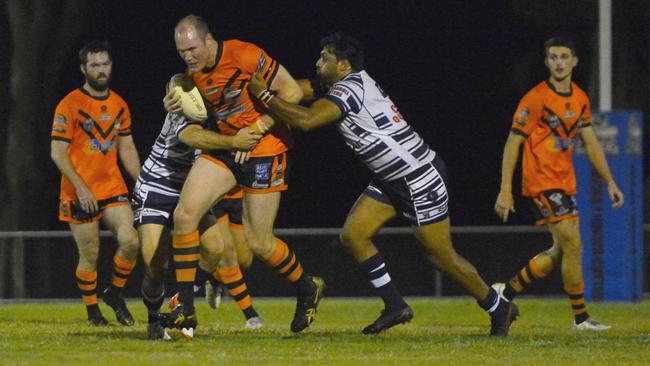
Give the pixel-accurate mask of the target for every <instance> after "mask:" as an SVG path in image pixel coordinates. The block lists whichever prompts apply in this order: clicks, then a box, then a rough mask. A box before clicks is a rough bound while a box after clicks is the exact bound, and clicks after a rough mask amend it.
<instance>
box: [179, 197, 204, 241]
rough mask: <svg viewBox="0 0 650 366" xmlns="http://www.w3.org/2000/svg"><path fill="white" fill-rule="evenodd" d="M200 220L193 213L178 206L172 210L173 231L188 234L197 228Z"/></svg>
mask: <svg viewBox="0 0 650 366" xmlns="http://www.w3.org/2000/svg"><path fill="white" fill-rule="evenodd" d="M200 219H201V217H197V214H196V213H195V212H192V211H191V210H188V209H187V208H185V207H184V206H183V205H181V204H179V205H178V206H176V209H175V210H174V231H175V232H177V233H181V234H189V233H191V232H192V231H194V230H196V228H197V227H198V226H199V221H200Z"/></svg>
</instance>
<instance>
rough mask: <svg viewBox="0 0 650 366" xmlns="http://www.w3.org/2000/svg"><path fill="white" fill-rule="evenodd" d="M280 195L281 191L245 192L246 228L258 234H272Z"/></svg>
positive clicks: (244, 214) (244, 217)
mask: <svg viewBox="0 0 650 366" xmlns="http://www.w3.org/2000/svg"><path fill="white" fill-rule="evenodd" d="M280 196H281V193H280V192H269V193H248V192H247V193H246V194H244V213H243V222H244V230H245V231H250V232H253V233H255V234H256V235H258V236H261V235H267V234H272V233H273V223H274V222H275V217H276V215H277V213H278V208H279V207H280Z"/></svg>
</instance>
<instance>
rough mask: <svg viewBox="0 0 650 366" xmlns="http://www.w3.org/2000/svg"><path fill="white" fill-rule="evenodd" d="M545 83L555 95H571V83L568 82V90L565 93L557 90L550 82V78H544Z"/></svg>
mask: <svg viewBox="0 0 650 366" xmlns="http://www.w3.org/2000/svg"><path fill="white" fill-rule="evenodd" d="M546 85H548V87H549V88H550V89H551V90H552V91H553V92H554V93H555V94H557V95H559V96H561V97H570V96H571V95H573V83H571V84H569V91H568V92H567V93H562V92H559V91H557V89H555V85H553V83H551V81H550V80H546Z"/></svg>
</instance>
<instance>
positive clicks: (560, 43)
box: [544, 36, 577, 56]
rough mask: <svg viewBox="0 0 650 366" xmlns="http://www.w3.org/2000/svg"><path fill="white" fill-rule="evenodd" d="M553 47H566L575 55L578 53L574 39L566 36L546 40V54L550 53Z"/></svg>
mask: <svg viewBox="0 0 650 366" xmlns="http://www.w3.org/2000/svg"><path fill="white" fill-rule="evenodd" d="M551 47H566V48H568V49H570V50H571V54H572V55H573V56H575V55H576V54H577V52H576V46H575V44H574V43H573V41H572V40H570V39H569V38H566V37H564V36H557V37H552V38H549V39H548V40H547V41H546V42H544V55H548V49H549V48H551Z"/></svg>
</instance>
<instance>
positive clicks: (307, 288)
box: [293, 273, 314, 295]
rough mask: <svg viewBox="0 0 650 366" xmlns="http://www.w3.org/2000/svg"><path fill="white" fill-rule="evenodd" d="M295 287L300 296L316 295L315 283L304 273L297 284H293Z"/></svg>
mask: <svg viewBox="0 0 650 366" xmlns="http://www.w3.org/2000/svg"><path fill="white" fill-rule="evenodd" d="M293 287H295V288H296V292H297V293H298V294H299V295H309V294H312V293H314V283H313V282H312V281H311V279H310V277H309V276H307V275H306V274H304V273H303V274H302V276H300V278H298V280H297V281H296V282H294V283H293Z"/></svg>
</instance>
